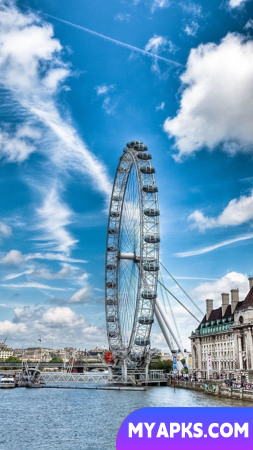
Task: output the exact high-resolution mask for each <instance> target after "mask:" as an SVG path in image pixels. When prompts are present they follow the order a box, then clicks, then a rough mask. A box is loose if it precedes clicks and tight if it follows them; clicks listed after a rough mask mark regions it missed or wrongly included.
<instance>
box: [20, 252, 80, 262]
mask: <svg viewBox="0 0 253 450" xmlns="http://www.w3.org/2000/svg"><path fill="white" fill-rule="evenodd" d="M24 259H25V261H29V260H32V259H46V260H49V261H62V262H69V263H87V261H85V260H84V259H75V258H69V257H68V256H66V255H64V254H62V253H39V252H38V253H29V254H28V255H24Z"/></svg>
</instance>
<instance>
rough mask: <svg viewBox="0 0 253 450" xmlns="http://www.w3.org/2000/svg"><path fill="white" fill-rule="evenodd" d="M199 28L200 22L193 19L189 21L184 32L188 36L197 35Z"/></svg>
mask: <svg viewBox="0 0 253 450" xmlns="http://www.w3.org/2000/svg"><path fill="white" fill-rule="evenodd" d="M198 29H199V24H198V23H197V22H196V21H195V20H193V21H192V22H191V23H188V24H186V25H185V27H184V32H185V33H186V34H187V36H196V34H197V31H198Z"/></svg>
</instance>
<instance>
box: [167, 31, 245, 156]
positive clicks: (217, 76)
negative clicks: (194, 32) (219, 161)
mask: <svg viewBox="0 0 253 450" xmlns="http://www.w3.org/2000/svg"><path fill="white" fill-rule="evenodd" d="M181 81H182V83H183V86H184V90H183V94H182V99H181V103H180V109H179V111H178V113H177V115H176V117H174V118H173V119H171V118H168V119H167V120H166V122H165V124H164V129H165V131H166V132H167V133H168V135H169V137H174V138H175V147H176V148H177V149H178V155H176V157H175V158H176V159H177V160H179V159H180V158H182V156H186V155H190V154H192V153H195V152H196V151H200V150H201V149H202V148H204V147H206V148H208V149H210V150H213V149H214V148H215V147H217V146H218V145H219V144H222V145H223V149H224V150H225V151H226V152H228V153H230V154H234V153H236V152H239V151H243V152H252V144H253V127H252V115H253V101H252V98H253V41H250V40H246V39H245V37H244V36H242V35H239V34H236V33H229V34H228V35H227V36H226V37H225V38H224V39H223V40H222V41H221V43H220V44H218V45H216V44H213V43H209V44H205V45H203V44H201V45H199V46H198V48H196V49H192V50H191V53H190V56H189V58H188V62H187V69H186V71H185V72H184V73H183V75H182V76H181Z"/></svg>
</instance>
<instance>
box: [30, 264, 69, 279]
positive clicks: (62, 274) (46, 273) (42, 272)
mask: <svg viewBox="0 0 253 450" xmlns="http://www.w3.org/2000/svg"><path fill="white" fill-rule="evenodd" d="M73 272H74V270H73V268H72V266H69V265H68V264H66V265H65V266H64V267H63V268H62V269H61V270H59V271H58V272H55V273H52V272H51V270H49V269H47V268H44V267H42V268H39V269H36V270H34V271H32V272H28V275H30V277H31V278H44V279H46V280H64V279H66V278H68V277H69V276H70V275H73Z"/></svg>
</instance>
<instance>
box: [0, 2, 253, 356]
mask: <svg viewBox="0 0 253 450" xmlns="http://www.w3.org/2000/svg"><path fill="white" fill-rule="evenodd" d="M0 6H1V9H0V23H1V26H0V30H1V32H0V43H1V45H0V86H1V90H0V96H1V106H0V114H1V123H0V127H1V128H0V157H1V178H0V186H1V192H2V195H1V197H0V216H1V219H0V245H1V253H0V263H1V264H0V271H1V274H0V276H1V278H0V292H1V294H0V295H1V297H0V311H1V318H0V339H1V338H5V337H6V336H8V339H9V345H12V346H14V347H21V346H22V345H34V344H35V343H36V344H37V342H38V341H37V339H38V336H39V335H41V336H42V337H43V342H42V344H43V345H45V346H46V345H47V346H53V347H64V346H66V345H68V344H69V345H74V346H77V347H81V348H84V347H87V348H90V347H92V346H94V345H95V344H99V345H103V344H105V343H106V337H105V317H104V303H103V302H104V299H103V296H104V251H105V240H106V226H107V208H108V198H109V195H110V190H111V186H112V180H113V177H114V174H115V169H116V166H117V163H118V159H119V157H120V155H121V154H122V148H123V147H124V146H125V144H126V142H128V141H130V140H133V139H134V140H135V139H137V140H141V141H143V142H144V143H145V144H147V145H148V147H149V150H150V152H151V153H152V155H153V165H154V166H155V168H156V179H157V185H158V187H159V203H160V210H161V237H162V242H161V260H162V262H163V263H164V264H165V266H166V267H167V268H168V269H169V270H170V272H171V273H172V274H173V275H174V276H176V277H178V279H179V281H180V282H181V283H182V285H183V286H184V288H185V289H186V290H187V291H188V292H189V293H190V294H191V296H192V297H194V299H195V300H196V301H197V302H199V304H200V305H201V308H202V309H205V304H204V300H205V299H206V298H208V297H209V298H210V296H212V297H211V298H214V299H215V301H216V304H217V305H218V304H219V301H220V293H221V292H223V291H225V292H227V291H229V290H230V289H231V288H233V287H238V288H239V289H240V292H241V298H243V297H244V295H245V294H246V292H247V289H248V285H247V275H249V274H251V273H252V272H253V269H251V263H252V256H251V252H252V240H253V230H252V220H253V176H252V165H253V164H252V149H253V126H252V125H253V124H252V117H253V106H252V105H253V102H252V97H253V62H252V61H253V58H252V56H253V41H252V34H253V20H252V12H253V4H252V1H241V0H230V1H223V2H222V1H221V0H214V1H213V2H207V1H199V2H196V3H195V2H191V1H182V2H172V1H166V0H139V1H138V0H135V1H123V0H122V1H120V0H119V1H118V0H107V1H106V2H105V1H104V0H87V1H85V2H83V1H81V0H73V1H72V2H67V1H66V0H61V1H59V0H55V1H54V2H52V1H51V2H50V1H47V0H40V1H31V0H29V1H28V0H23V1H22V2H19V1H17V2H14V1H3V0H1V1H0ZM167 283H168V286H169V287H170V289H173V290H174V293H176V294H177V295H178V296H180V299H182V300H184V301H185V304H186V305H187V306H188V307H189V306H190V305H189V301H188V300H187V298H185V297H183V296H182V295H181V294H180V293H179V291H178V288H177V287H175V286H174V285H173V283H172V282H171V280H169V279H167ZM172 303H173V302H172ZM173 308H174V310H175V314H176V316H177V318H178V324H179V328H180V330H181V332H182V336H183V340H184V344H185V346H187V347H189V344H188V343H187V336H188V335H189V333H190V332H191V330H192V329H194V328H195V327H196V323H195V322H194V319H189V318H188V317H187V316H186V315H185V313H184V310H182V308H181V307H180V306H178V305H176V304H174V303H173ZM192 309H194V308H193V307H192ZM195 312H196V313H197V311H196V310H195ZM152 342H153V343H154V345H155V346H158V347H160V348H164V349H165V348H166V346H165V343H164V341H163V338H162V335H161V333H160V331H159V329H158V327H157V325H155V326H154V328H153V333H152Z"/></svg>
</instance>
